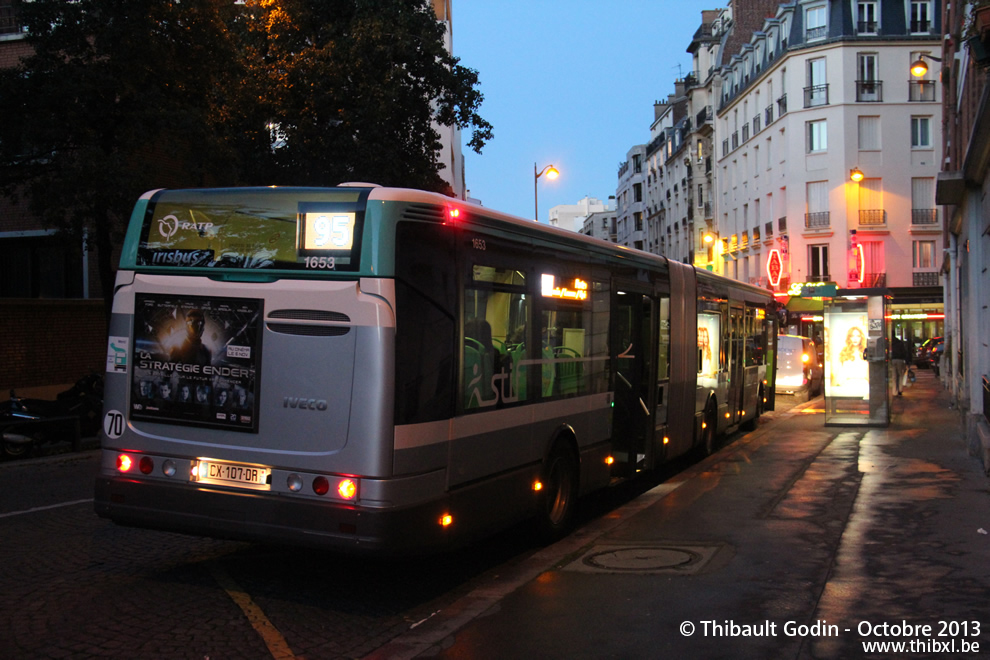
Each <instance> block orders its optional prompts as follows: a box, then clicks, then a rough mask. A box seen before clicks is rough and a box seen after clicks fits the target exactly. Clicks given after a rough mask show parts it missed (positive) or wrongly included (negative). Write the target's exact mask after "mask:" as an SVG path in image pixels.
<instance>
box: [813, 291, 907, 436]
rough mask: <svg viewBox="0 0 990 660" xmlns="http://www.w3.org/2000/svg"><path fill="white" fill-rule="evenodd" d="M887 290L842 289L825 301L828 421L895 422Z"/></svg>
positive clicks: (842, 423) (849, 423)
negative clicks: (891, 385) (892, 420)
mask: <svg viewBox="0 0 990 660" xmlns="http://www.w3.org/2000/svg"><path fill="white" fill-rule="evenodd" d="M889 306H890V295H889V293H888V292H887V290H886V289H839V290H837V291H836V292H835V295H834V296H833V297H832V298H831V299H826V300H825V301H824V308H823V316H824V321H823V322H824V332H825V335H824V340H825V351H824V353H825V355H824V357H825V425H826V426H888V425H889V424H890V403H891V400H890V388H889V386H888V382H889V371H888V366H889V361H888V350H887V339H886V337H887V333H886V319H887V316H888V311H889Z"/></svg>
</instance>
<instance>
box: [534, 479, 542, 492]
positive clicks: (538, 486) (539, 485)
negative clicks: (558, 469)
mask: <svg viewBox="0 0 990 660" xmlns="http://www.w3.org/2000/svg"><path fill="white" fill-rule="evenodd" d="M533 490H535V491H541V490H543V482H542V481H540V480H539V479H537V480H536V481H534V482H533Z"/></svg>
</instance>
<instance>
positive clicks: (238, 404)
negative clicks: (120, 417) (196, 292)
mask: <svg viewBox="0 0 990 660" xmlns="http://www.w3.org/2000/svg"><path fill="white" fill-rule="evenodd" d="M262 316H263V302H262V301H261V300H254V299H241V298H201V297H197V296H176V295H150V294H137V295H136V296H135V301H134V355H135V360H134V368H133V372H132V375H131V385H132V391H131V405H130V416H131V419H135V420H146V421H154V422H165V423H173V424H174V423H178V424H189V425H194V426H206V427H213V428H223V429H228V430H236V431H247V432H257V430H258V386H259V379H258V376H259V370H260V366H261V323H262Z"/></svg>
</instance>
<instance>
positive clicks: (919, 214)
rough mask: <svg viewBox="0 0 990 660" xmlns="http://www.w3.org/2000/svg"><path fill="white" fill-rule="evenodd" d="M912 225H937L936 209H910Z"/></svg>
mask: <svg viewBox="0 0 990 660" xmlns="http://www.w3.org/2000/svg"><path fill="white" fill-rule="evenodd" d="M911 224H912V225H937V224H938V209H911Z"/></svg>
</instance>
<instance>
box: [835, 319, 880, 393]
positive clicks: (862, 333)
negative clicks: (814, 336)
mask: <svg viewBox="0 0 990 660" xmlns="http://www.w3.org/2000/svg"><path fill="white" fill-rule="evenodd" d="M867 327H868V326H867V316H866V314H865V313H858V312H852V313H850V312H832V313H829V314H826V319H825V382H826V385H827V386H828V388H829V389H828V395H829V396H834V397H852V398H867V397H868V396H869V394H870V369H869V363H868V362H867V360H866V356H865V351H866V345H867V342H866V338H867Z"/></svg>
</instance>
